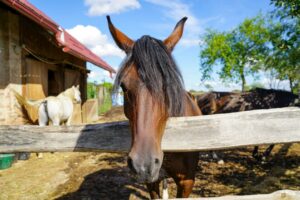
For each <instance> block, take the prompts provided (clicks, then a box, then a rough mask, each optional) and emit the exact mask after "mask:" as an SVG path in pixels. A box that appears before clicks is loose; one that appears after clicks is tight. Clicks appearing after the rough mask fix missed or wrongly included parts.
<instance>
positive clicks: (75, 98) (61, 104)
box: [39, 85, 81, 126]
mask: <svg viewBox="0 0 300 200" xmlns="http://www.w3.org/2000/svg"><path fill="white" fill-rule="evenodd" d="M73 102H75V103H81V98H80V91H79V85H77V86H76V87H74V86H72V87H71V88H69V89H67V90H65V91H64V92H62V93H60V94H59V95H58V96H56V97H53V96H49V97H47V98H46V99H45V100H44V101H42V103H41V105H40V106H39V126H46V125H47V124H48V121H49V120H51V121H52V124H53V125H54V126H59V125H60V124H61V123H63V122H65V123H66V125H67V126H69V125H70V123H71V118H72V113H73Z"/></svg>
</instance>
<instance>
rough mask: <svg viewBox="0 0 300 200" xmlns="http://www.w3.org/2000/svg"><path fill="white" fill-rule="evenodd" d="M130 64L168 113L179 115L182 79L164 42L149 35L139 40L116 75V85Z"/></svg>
mask: <svg viewBox="0 0 300 200" xmlns="http://www.w3.org/2000/svg"><path fill="white" fill-rule="evenodd" d="M131 64H135V66H136V67H137V71H138V75H139V78H140V79H141V80H142V82H143V83H144V84H145V86H146V87H147V89H148V90H149V91H150V93H151V95H152V96H153V97H154V98H155V100H156V101H159V102H164V103H165V105H166V108H167V109H168V114H169V116H170V117H172V116H181V115H182V113H183V94H184V86H183V79H182V76H181V73H180V71H179V69H178V67H177V65H176V63H175V61H174V60H173V58H172V56H171V54H170V52H169V51H168V50H167V48H166V46H165V45H164V43H163V42H162V41H161V40H157V39H155V38H153V37H150V36H143V37H141V38H140V39H138V40H137V41H136V42H135V44H134V46H133V48H132V52H131V53H129V54H128V57H127V59H125V61H124V63H123V64H122V66H121V68H120V70H119V72H118V74H117V76H116V80H115V88H119V86H120V84H121V82H122V77H123V72H124V70H125V69H126V68H127V67H128V66H131Z"/></svg>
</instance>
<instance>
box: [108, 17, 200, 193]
mask: <svg viewBox="0 0 300 200" xmlns="http://www.w3.org/2000/svg"><path fill="white" fill-rule="evenodd" d="M107 20H108V25H109V30H110V32H111V35H112V37H113V38H114V40H115V42H116V44H117V45H118V46H119V47H120V48H121V49H122V50H124V51H125V52H126V55H127V57H126V58H125V60H124V62H123V64H122V66H121V68H120V69H119V71H118V74H117V76H116V80H115V87H116V88H118V87H119V86H120V87H121V88H122V90H123V92H124V113H125V115H126V117H127V118H128V119H129V123H130V128H131V134H132V143H131V148H130V152H129V155H128V166H129V168H130V169H131V171H132V172H133V173H134V174H135V175H136V176H137V178H138V179H139V180H140V181H143V182H145V183H147V187H148V189H149V192H150V195H151V198H160V193H159V183H160V180H161V179H160V171H161V168H162V166H163V168H164V170H165V171H166V172H167V173H168V174H169V175H170V176H171V177H173V178H174V180H175V182H176V184H177V197H188V196H189V194H190V193H191V191H192V188H193V185H194V178H195V171H196V167H197V163H198V153H193V152H191V153H169V154H166V155H165V156H164V153H163V152H162V149H161V140H162V136H163V133H164V130H165V126H166V122H167V120H168V118H169V117H178V116H194V115H200V114H201V111H200V109H199V108H198V106H197V104H196V102H195V101H194V100H193V99H192V98H191V97H190V95H189V94H188V93H187V92H186V91H185V90H184V87H183V80H182V77H181V74H180V71H179V69H178V68H177V66H176V64H175V62H174V60H173V58H172V56H171V52H172V49H173V48H174V47H175V45H176V43H177V42H178V41H179V39H180V38H181V36H182V33H183V27H184V23H185V21H186V20H187V18H186V17H185V18H183V19H181V20H180V21H179V22H178V23H177V25H176V27H175V29H174V30H173V32H172V33H171V35H170V36H169V37H168V38H166V39H165V40H163V41H161V40H158V39H155V38H153V37H151V36H148V35H146V36H142V37H141V38H140V39H138V40H136V41H133V40H132V39H130V38H129V37H127V36H126V35H125V34H124V33H122V32H121V31H120V30H118V29H117V28H116V27H115V26H114V25H113V24H112V22H111V20H110V17H109V16H108V17H107ZM178 142H180V141H178Z"/></svg>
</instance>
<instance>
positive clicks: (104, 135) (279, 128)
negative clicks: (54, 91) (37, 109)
mask: <svg viewBox="0 0 300 200" xmlns="http://www.w3.org/2000/svg"><path fill="white" fill-rule="evenodd" d="M130 141H131V139H130V132H129V126H128V122H115V123H105V124H93V125H84V126H83V125H80V126H69V127H66V126H60V127H54V126H47V127H38V126H0V153H3V152H26V151H28V152H48V151H107V152H120V151H121V152H123V151H127V150H128V149H129V147H130ZM292 142H300V108H296V107H289V108H280V109H270V110H255V111H245V112H238V113H229V114H218V115H207V116H197V117H180V118H172V119H170V120H169V121H168V124H167V127H166V131H165V134H164V138H163V142H162V148H163V150H165V151H201V150H214V149H228V148H233V147H242V146H248V145H259V144H276V143H292Z"/></svg>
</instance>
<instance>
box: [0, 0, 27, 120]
mask: <svg viewBox="0 0 300 200" xmlns="http://www.w3.org/2000/svg"><path fill="white" fill-rule="evenodd" d="M0 22H1V23H0V61H1V62H0V125H1V124H23V123H24V120H23V117H22V116H23V115H22V112H21V110H20V107H19V105H18V103H17V101H16V99H15V98H14V95H13V94H12V93H11V91H10V89H9V88H13V89H14V90H16V91H18V92H21V83H22V76H21V74H22V73H21V47H20V35H19V18H18V15H17V14H16V13H14V12H12V11H11V10H10V9H9V8H8V7H6V6H4V5H3V4H0Z"/></svg>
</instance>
